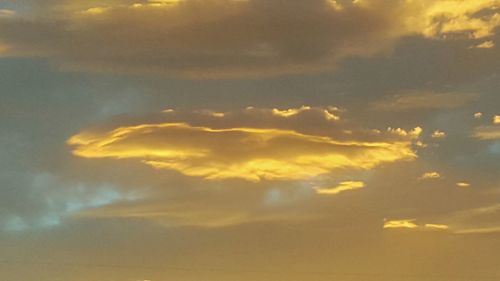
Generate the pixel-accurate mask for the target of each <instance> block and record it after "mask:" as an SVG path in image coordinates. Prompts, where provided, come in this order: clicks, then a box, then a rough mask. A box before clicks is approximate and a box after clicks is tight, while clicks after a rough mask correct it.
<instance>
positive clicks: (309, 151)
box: [68, 123, 416, 181]
mask: <svg viewBox="0 0 500 281" xmlns="http://www.w3.org/2000/svg"><path fill="white" fill-rule="evenodd" d="M68 144H70V145H71V146H72V147H73V153H74V154H75V155H77V156H80V157H85V158H115V159H125V158H133V159H138V160H140V161H141V162H143V163H146V164H148V165H150V166H152V167H155V168H158V169H169V170H175V171H178V172H181V173H183V174H185V175H188V176H197V177H203V178H206V179H228V178H242V179H246V180H250V181H259V180H262V179H267V180H298V179H307V178H311V177H314V176H318V175H321V174H325V173H328V172H331V171H333V170H336V169H371V168H373V167H375V166H378V165H380V164H382V163H386V162H394V161H398V160H409V159H414V158H415V157H416V155H415V153H414V152H413V150H412V149H411V142H409V141H397V142H358V141H336V140H334V139H332V138H330V137H324V136H315V135H306V134H301V133H298V132H295V131H291V130H282V129H256V128H228V129H213V128H209V127H195V126H191V125H189V124H186V123H161V124H142V125H137V126H130V127H120V128H117V129H114V130H111V131H109V132H103V133H89V132H82V133H80V134H77V135H75V136H73V137H71V138H70V139H69V141H68Z"/></svg>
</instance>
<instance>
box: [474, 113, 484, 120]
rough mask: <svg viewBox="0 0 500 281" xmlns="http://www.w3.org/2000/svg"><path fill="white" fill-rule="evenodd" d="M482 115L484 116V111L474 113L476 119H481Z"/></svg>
mask: <svg viewBox="0 0 500 281" xmlns="http://www.w3.org/2000/svg"><path fill="white" fill-rule="evenodd" d="M482 117H483V113H481V112H476V113H474V119H481V118H482Z"/></svg>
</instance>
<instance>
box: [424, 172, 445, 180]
mask: <svg viewBox="0 0 500 281" xmlns="http://www.w3.org/2000/svg"><path fill="white" fill-rule="evenodd" d="M439 178H441V174H439V173H438V172H427V173H424V174H423V175H422V176H420V177H419V178H418V179H419V180H427V179H439Z"/></svg>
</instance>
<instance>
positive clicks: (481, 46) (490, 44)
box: [472, 41, 495, 49]
mask: <svg viewBox="0 0 500 281" xmlns="http://www.w3.org/2000/svg"><path fill="white" fill-rule="evenodd" d="M493 47H495V43H493V41H484V42H483V43H481V44H477V45H474V46H472V48H476V49H491V48H493Z"/></svg>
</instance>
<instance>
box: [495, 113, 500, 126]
mask: <svg viewBox="0 0 500 281" xmlns="http://www.w3.org/2000/svg"><path fill="white" fill-rule="evenodd" d="M493 124H500V115H495V116H493Z"/></svg>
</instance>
